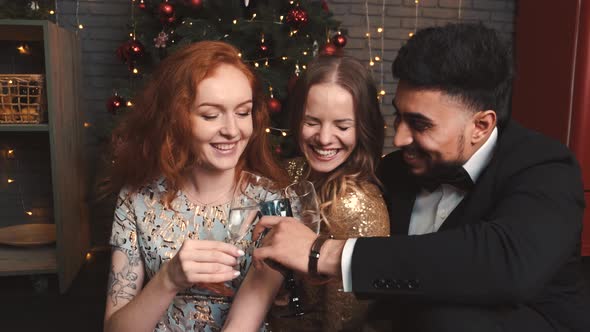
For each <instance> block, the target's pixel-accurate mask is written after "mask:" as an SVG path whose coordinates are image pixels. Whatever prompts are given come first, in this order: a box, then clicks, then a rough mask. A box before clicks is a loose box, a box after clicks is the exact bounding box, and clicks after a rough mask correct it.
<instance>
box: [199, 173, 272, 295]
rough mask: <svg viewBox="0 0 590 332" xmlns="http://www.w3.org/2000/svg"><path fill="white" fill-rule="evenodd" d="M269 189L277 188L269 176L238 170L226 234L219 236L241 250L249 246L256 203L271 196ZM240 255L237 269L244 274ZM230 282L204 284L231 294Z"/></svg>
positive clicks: (217, 291) (220, 293) (245, 249)
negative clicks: (238, 174)
mask: <svg viewBox="0 0 590 332" xmlns="http://www.w3.org/2000/svg"><path fill="white" fill-rule="evenodd" d="M273 192H279V188H278V186H277V185H276V184H275V183H274V182H273V181H272V180H270V179H268V178H265V177H263V176H260V175H257V174H254V173H250V172H247V171H242V172H241V173H240V177H239V179H238V183H237V184H236V187H235V189H234V193H233V196H232V200H231V203H230V210H229V215H228V218H227V226H226V227H227V228H226V234H225V236H224V239H223V240H224V241H225V242H227V243H230V244H233V245H235V246H236V247H238V248H239V249H241V250H243V251H244V252H247V251H248V250H249V249H251V247H250V248H248V247H247V245H248V243H250V241H249V240H250V239H249V238H248V236H249V235H251V234H252V227H253V226H254V225H255V224H256V223H257V222H258V220H259V219H260V216H261V214H260V207H259V205H260V203H261V202H262V201H264V200H265V199H266V198H267V197H272V196H273V194H272V193H273ZM243 258H244V257H243V256H242V257H240V258H238V259H237V265H238V269H239V270H240V272H242V276H244V275H245V271H244V270H245V264H244V259H243ZM231 284H232V282H231V281H229V282H225V283H215V284H208V285H207V287H206V288H208V289H211V290H213V291H214V292H216V293H217V294H219V295H225V296H231V295H233V289H232V287H231Z"/></svg>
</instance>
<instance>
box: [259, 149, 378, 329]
mask: <svg viewBox="0 0 590 332" xmlns="http://www.w3.org/2000/svg"><path fill="white" fill-rule="evenodd" d="M305 167H306V165H305V163H304V162H303V161H302V160H301V159H294V160H291V161H289V165H288V170H289V173H290V175H291V178H292V179H294V180H298V179H300V178H301V177H302V176H303V174H304V168H305ZM358 187H359V189H356V190H353V189H349V190H347V191H346V193H345V195H342V196H341V197H339V198H338V200H337V201H336V202H334V203H333V204H334V205H335V207H334V209H333V210H332V213H331V214H329V215H327V216H326V218H327V219H328V220H329V222H330V227H329V229H327V227H325V226H324V224H322V230H321V232H322V233H325V234H330V235H333V236H334V238H336V239H348V238H354V237H370V236H388V235H389V217H388V214H387V207H386V205H385V201H384V200H383V196H382V195H381V191H380V190H379V188H378V187H377V186H376V185H374V184H372V183H361V184H359V186H358ZM302 283H303V286H302V287H300V288H302V289H301V291H302V293H303V294H302V296H301V301H302V305H303V308H304V311H306V314H305V315H303V316H302V317H300V318H277V317H273V313H276V312H280V311H281V310H277V308H273V310H272V311H271V314H270V317H271V318H270V322H271V324H270V326H271V330H272V331H273V332H283V331H328V332H330V331H363V330H364V326H365V322H366V316H367V311H368V306H369V303H370V302H369V301H359V300H357V299H356V298H355V296H354V295H353V294H352V293H344V292H342V291H340V289H342V280H341V279H340V278H339V279H336V280H332V281H330V282H328V283H325V284H322V285H314V284H313V283H311V282H310V281H308V280H303V281H302ZM274 316H276V314H275V315H274Z"/></svg>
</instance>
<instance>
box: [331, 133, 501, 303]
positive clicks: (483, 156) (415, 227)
mask: <svg viewBox="0 0 590 332" xmlns="http://www.w3.org/2000/svg"><path fill="white" fill-rule="evenodd" d="M497 141H498V129H497V128H494V130H493V131H492V134H491V135H490V137H489V138H488V140H487V141H486V142H485V143H484V144H483V145H482V146H481V147H480V148H479V149H478V150H477V151H476V152H475V153H474V154H473V156H471V158H469V160H467V162H466V163H465V164H464V165H463V168H464V169H465V170H466V171H467V173H468V174H469V177H471V180H473V183H475V182H477V179H478V178H479V176H480V175H481V172H483V170H484V169H485V168H486V166H487V165H488V163H489V162H490V160H491V159H492V155H493V152H494V147H495V146H496V142H497ZM466 194H467V192H465V191H463V190H461V189H459V188H456V187H454V186H452V185H449V184H443V185H441V186H439V187H438V188H436V189H435V190H434V191H433V192H429V191H428V190H424V189H422V190H421V191H420V192H419V193H418V194H417V195H416V201H415V202H414V207H413V208H412V216H411V217H410V226H409V229H408V235H421V234H428V233H433V232H436V231H438V229H439V228H440V226H441V225H442V224H443V223H444V221H445V220H446V218H447V217H448V216H449V215H450V214H451V212H453V210H454V209H455V208H456V207H457V205H459V203H461V201H462V200H463V198H464V197H465V195H466ZM356 240H357V239H356V238H351V239H348V240H347V241H346V244H345V245H344V249H343V250H342V257H341V262H340V265H341V269H342V286H343V287H342V288H343V290H344V291H345V292H351V291H352V271H351V264H352V252H353V250H354V244H355V243H356Z"/></svg>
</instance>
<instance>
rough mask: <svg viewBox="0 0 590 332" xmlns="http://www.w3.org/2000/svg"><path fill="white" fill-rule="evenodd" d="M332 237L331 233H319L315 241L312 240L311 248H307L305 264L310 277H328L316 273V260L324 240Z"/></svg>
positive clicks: (325, 278)
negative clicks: (307, 257)
mask: <svg viewBox="0 0 590 332" xmlns="http://www.w3.org/2000/svg"><path fill="white" fill-rule="evenodd" d="M333 238H334V237H333V236H331V235H324V234H320V235H319V236H318V237H317V238H316V239H315V241H313V244H312V245H311V249H310V250H309V262H308V264H307V270H308V273H309V276H310V277H312V278H314V279H317V280H322V281H323V280H327V279H329V277H327V276H325V275H321V274H319V273H318V261H319V259H320V250H321V249H322V246H323V245H324V242H326V240H329V239H333Z"/></svg>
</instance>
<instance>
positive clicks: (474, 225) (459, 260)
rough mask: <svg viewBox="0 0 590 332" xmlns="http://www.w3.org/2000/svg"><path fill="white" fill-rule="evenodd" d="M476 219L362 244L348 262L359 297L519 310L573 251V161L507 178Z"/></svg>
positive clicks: (576, 212) (576, 178)
mask: <svg viewBox="0 0 590 332" xmlns="http://www.w3.org/2000/svg"><path fill="white" fill-rule="evenodd" d="M495 197H496V202H495V203H494V204H492V205H491V206H492V208H491V209H490V210H489V211H486V212H485V213H484V214H482V215H484V217H483V218H481V219H480V220H469V221H468V222H466V223H465V224H463V225H462V226H460V227H456V228H453V229H448V230H445V231H439V232H438V233H432V234H426V235H419V236H406V235H395V236H391V237H390V238H361V239H359V240H358V241H357V243H356V245H355V248H354V252H353V256H352V287H353V291H354V292H355V293H356V294H357V296H359V297H371V298H378V297H387V298H390V299H391V298H393V297H397V298H404V299H407V300H413V301H419V302H421V301H429V302H444V303H456V304H498V303H504V304H505V303H521V302H524V301H526V300H528V299H530V298H531V297H533V296H534V295H536V294H537V293H538V292H539V290H540V289H541V288H542V287H543V286H544V285H545V284H546V283H548V282H549V281H550V280H551V279H552V277H553V276H554V275H555V274H556V273H557V271H558V270H559V269H560V268H561V267H562V266H563V265H564V264H565V263H566V261H567V260H568V258H569V257H570V256H571V255H572V254H573V253H574V252H575V250H577V249H576V247H577V245H579V241H580V233H581V227H582V214H583V209H584V201H583V189H582V185H581V181H580V175H579V170H578V168H577V165H576V162H575V161H574V160H573V159H568V160H553V161H549V162H545V163H540V164H536V165H532V166H531V167H528V168H524V169H522V170H521V171H519V172H517V173H514V174H512V175H511V176H510V177H509V178H507V179H506V181H505V182H504V185H503V186H502V188H501V189H500V190H499V192H498V193H497V194H496V195H495Z"/></svg>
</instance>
